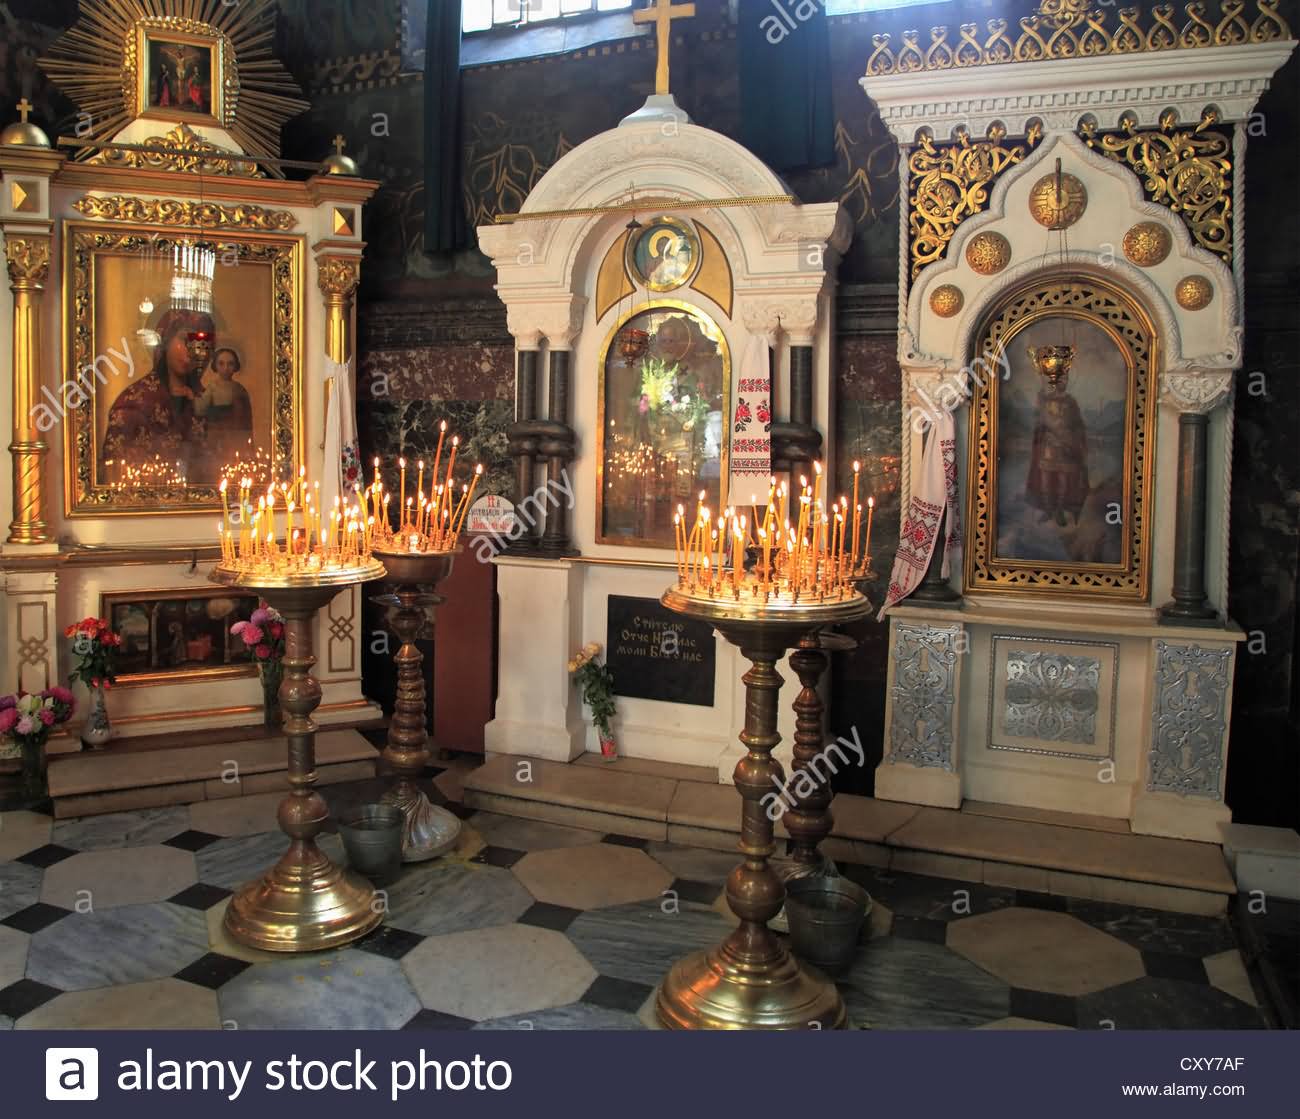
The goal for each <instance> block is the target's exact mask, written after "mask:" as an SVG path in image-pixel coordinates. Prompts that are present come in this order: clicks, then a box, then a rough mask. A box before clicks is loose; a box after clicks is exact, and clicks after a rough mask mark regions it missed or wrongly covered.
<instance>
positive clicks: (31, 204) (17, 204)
mask: <svg viewBox="0 0 1300 1119" xmlns="http://www.w3.org/2000/svg"><path fill="white" fill-rule="evenodd" d="M9 208H10V209H11V210H13V212H14V213H15V214H35V213H39V212H40V209H41V181H40V180H39V179H10V180H9Z"/></svg>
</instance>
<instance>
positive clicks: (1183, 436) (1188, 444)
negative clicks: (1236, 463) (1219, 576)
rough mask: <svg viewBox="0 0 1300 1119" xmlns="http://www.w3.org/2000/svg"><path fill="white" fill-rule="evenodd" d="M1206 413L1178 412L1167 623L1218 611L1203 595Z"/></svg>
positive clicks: (1210, 619) (1198, 621) (1203, 619)
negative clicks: (1171, 590)
mask: <svg viewBox="0 0 1300 1119" xmlns="http://www.w3.org/2000/svg"><path fill="white" fill-rule="evenodd" d="M1209 422H1210V418H1209V416H1207V415H1205V414H1204V413H1200V412H1180V413H1179V415H1178V504H1177V507H1176V510H1175V514H1174V599H1173V601H1172V602H1169V603H1166V604H1165V605H1164V606H1162V607H1161V609H1160V620H1161V621H1162V622H1164V623H1167V624H1169V625H1205V624H1206V623H1214V622H1217V621H1218V613H1217V611H1216V610H1215V609H1214V607H1213V606H1211V605H1210V603H1209V602H1208V601H1207V599H1206V595H1205V451H1206V443H1207V438H1208V434H1209Z"/></svg>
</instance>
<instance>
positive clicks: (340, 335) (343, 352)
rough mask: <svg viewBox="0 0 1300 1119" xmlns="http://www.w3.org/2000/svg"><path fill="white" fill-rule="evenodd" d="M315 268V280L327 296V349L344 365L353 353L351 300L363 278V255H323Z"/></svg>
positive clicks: (333, 358) (335, 359)
mask: <svg viewBox="0 0 1300 1119" xmlns="http://www.w3.org/2000/svg"><path fill="white" fill-rule="evenodd" d="M316 268H317V272H316V283H317V285H318V286H319V287H320V290H321V294H322V295H323V296H324V297H325V352H326V353H327V354H328V355H329V358H330V360H331V361H334V362H337V363H338V364H339V365H344V364H346V363H347V362H348V360H349V359H350V358H351V357H352V303H353V298H354V297H355V296H356V293H357V285H358V284H359V283H360V282H361V258H360V257H359V256H320V257H317V258H316Z"/></svg>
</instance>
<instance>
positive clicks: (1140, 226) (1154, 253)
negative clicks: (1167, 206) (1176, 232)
mask: <svg viewBox="0 0 1300 1119" xmlns="http://www.w3.org/2000/svg"><path fill="white" fill-rule="evenodd" d="M1173 247H1174V239H1173V238H1172V237H1171V236H1170V235H1169V230H1167V229H1166V228H1165V227H1164V226H1163V225H1161V224H1160V223H1159V222H1158V221H1140V222H1138V223H1137V225H1135V226H1133V227H1132V228H1131V229H1130V230H1129V231H1128V232H1127V233H1125V234H1124V255H1125V256H1126V257H1128V259H1129V260H1131V261H1132V262H1133V263H1134V264H1136V265H1137V266H1138V267H1139V268H1154V267H1155V266H1156V265H1157V264H1159V263H1160V262H1161V261H1163V260H1164V259H1165V258H1166V257H1167V256H1168V255H1169V250H1170V249H1172V248H1173Z"/></svg>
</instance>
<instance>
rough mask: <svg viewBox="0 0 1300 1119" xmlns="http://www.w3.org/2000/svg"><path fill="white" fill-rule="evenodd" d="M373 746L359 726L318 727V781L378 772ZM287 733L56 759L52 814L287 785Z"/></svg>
mask: <svg viewBox="0 0 1300 1119" xmlns="http://www.w3.org/2000/svg"><path fill="white" fill-rule="evenodd" d="M377 757H378V754H377V752H376V750H375V747H374V746H372V745H371V744H370V743H369V742H367V741H366V740H365V738H363V737H362V736H361V735H360V734H359V733H358V732H357V731H356V730H328V731H320V732H318V733H317V735H316V776H317V783H318V784H320V785H331V784H337V783H339V782H341V781H354V780H360V779H363V778H366V777H373V776H374V772H375V760H376V758H377ZM287 769H288V753H287V739H285V738H284V737H283V736H279V737H274V738H258V739H254V740H245V741H234V742H221V743H212V744H209V745H197V746H196V745H176V746H174V747H172V748H170V749H149V750H138V751H132V750H113V749H109V750H105V751H102V752H96V753H79V754H67V755H61V756H58V757H53V758H51V759H50V763H49V789H50V797H51V799H52V800H53V802H54V815H55V816H56V817H58V818H59V819H66V818H68V817H72V816H96V815H101V814H103V813H105V812H122V811H126V810H128V809H138V808H159V807H162V806H164V805H169V804H193V803H196V802H198V801H202V800H218V799H223V798H226V797H237V796H244V795H246V794H251V793H265V792H281V791H284V790H286V789H287V788H288V785H287V783H286V779H285V774H286V772H287Z"/></svg>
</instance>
